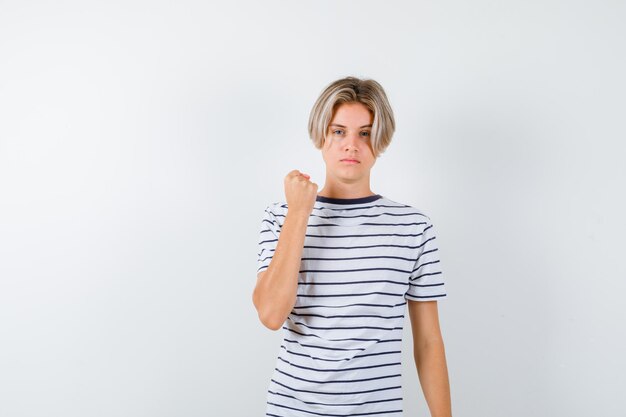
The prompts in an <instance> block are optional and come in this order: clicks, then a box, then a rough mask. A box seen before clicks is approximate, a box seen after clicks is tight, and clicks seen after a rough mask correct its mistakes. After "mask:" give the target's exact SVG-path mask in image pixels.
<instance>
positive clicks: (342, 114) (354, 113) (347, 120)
mask: <svg viewBox="0 0 626 417" xmlns="http://www.w3.org/2000/svg"><path fill="white" fill-rule="evenodd" d="M373 120H374V115H373V114H372V113H371V112H370V110H369V109H368V108H367V107H366V106H365V105H364V104H363V103H342V104H340V105H339V106H338V107H337V108H336V109H335V113H334V114H333V118H332V119H331V121H330V124H340V125H343V126H350V127H362V126H364V125H368V124H371V123H372V121H373Z"/></svg>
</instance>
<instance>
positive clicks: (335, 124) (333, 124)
mask: <svg viewBox="0 0 626 417" xmlns="http://www.w3.org/2000/svg"><path fill="white" fill-rule="evenodd" d="M330 126H337V127H343V128H345V126H344V125H339V124H337V123H332V124H331V125H330ZM364 127H372V125H363V126H361V127H360V128H359V129H362V128H364Z"/></svg>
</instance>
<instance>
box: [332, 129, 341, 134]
mask: <svg viewBox="0 0 626 417" xmlns="http://www.w3.org/2000/svg"><path fill="white" fill-rule="evenodd" d="M337 132H343V130H341V129H335V130H333V133H334V134H336V135H340V134H341V133H337Z"/></svg>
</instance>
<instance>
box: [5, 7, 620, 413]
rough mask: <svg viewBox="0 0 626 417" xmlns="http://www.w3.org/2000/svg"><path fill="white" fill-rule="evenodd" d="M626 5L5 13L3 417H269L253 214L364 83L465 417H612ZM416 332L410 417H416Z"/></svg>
mask: <svg viewBox="0 0 626 417" xmlns="http://www.w3.org/2000/svg"><path fill="white" fill-rule="evenodd" d="M625 21H626V5H625V3H624V2H623V1H551V0H544V1H501V2H496V1H486V0H477V1H470V2H468V1H458V0H457V1H441V0H437V1H419V2H375V1H316V2H299V1H298V2H296V1H259V2H247V3H240V2H229V3H226V2H224V3H222V4H218V3H212V2H205V1H195V2H190V1H176V2H165V1H150V2H148V1H143V2H139V1H123V2H121V1H120V2H115V1H106V2H105V1H101V2H82V1H80V2H79V1H74V2H72V1H60V2H30V1H2V2H0V415H2V416H7V417H21V416H29V417H30V416H63V417H73V416H77V417H78V416H80V417H84V416H107V417H109V416H128V417H131V416H132V417H137V416H188V417H192V416H250V417H252V416H261V415H264V414H265V395H266V390H267V386H268V383H269V377H270V374H271V372H272V370H273V368H274V364H275V360H276V355H277V354H278V349H279V344H280V337H281V335H280V332H272V331H270V330H268V329H266V328H264V327H263V326H262V325H261V323H260V322H259V321H258V318H257V316H256V311H255V309H254V307H253V304H252V301H251V294H252V290H253V288H254V284H255V281H256V261H257V259H256V254H257V242H258V232H259V229H260V226H261V219H262V214H263V210H264V209H265V207H266V206H267V205H268V204H269V203H271V202H274V201H279V200H282V199H283V198H284V191H283V178H284V176H285V175H286V174H287V172H289V171H290V170H292V169H300V170H301V171H303V172H306V173H309V174H310V175H311V177H312V180H313V181H314V182H316V183H317V184H318V185H319V187H320V189H321V187H322V186H323V184H324V164H323V160H322V158H321V154H320V152H319V151H318V150H316V149H315V148H314V147H313V145H312V143H311V141H310V140H309V138H308V135H307V131H306V124H307V121H308V115H309V111H310V109H311V106H312V105H313V102H314V101H315V99H316V98H317V96H318V94H319V93H320V92H321V91H322V89H323V88H324V87H325V86H326V85H327V84H328V83H329V82H331V81H333V80H335V79H337V78H340V77H343V76H346V75H355V76H359V77H370V78H374V79H376V80H377V81H379V82H380V83H381V84H382V85H383V87H384V88H385V90H386V91H387V94H388V96H389V99H390V101H391V104H392V106H393V108H394V111H395V115H396V120H397V131H396V134H395V136H394V139H393V142H392V144H391V146H390V147H389V148H388V150H387V152H385V153H384V154H383V156H381V158H380V159H379V160H378V161H377V162H376V165H375V166H374V168H373V171H372V183H371V186H372V190H373V191H375V192H377V193H380V194H383V195H384V196H386V197H388V198H391V199H393V200H395V201H399V202H402V203H406V204H410V205H414V206H416V207H419V208H421V209H422V210H424V211H425V212H426V213H428V214H429V215H430V216H431V219H432V221H433V223H434V224H436V226H437V229H438V233H439V235H438V239H439V245H440V251H441V252H440V253H441V257H442V266H443V269H444V273H445V277H446V282H447V290H448V294H449V297H448V298H447V299H446V300H442V301H440V302H439V307H440V320H441V326H442V331H443V334H444V339H445V343H446V354H447V359H448V367H449V373H450V381H451V391H452V405H453V415H454V416H456V417H460V416H493V417H500V416H508V417H517V416H520V417H522V416H524V417H525V416H570V417H574V416H581V417H582V416H591V415H601V416H618V415H623V412H624V409H626V401H625V400H624V395H623V390H624V387H626V359H625V356H624V351H625V350H626V338H625V330H624V327H625V326H624V323H625V322H626V314H625V308H624V299H623V298H624V293H625V291H626V284H625V282H624V279H625V278H626V267H625V266H624V265H625V263H624V249H625V244H624V239H625V235H626V227H625V220H624V217H625V215H624V213H625V212H626V202H625V198H624V185H625V183H626V181H625V180H626V171H625V168H624V156H625V154H626V152H625V150H626V146H625V145H624V141H625V139H626V127H625V125H624V116H625V115H626V99H625V97H626V83H625V81H624V74H626V58H625V51H626V47H625V46H626V45H625V40H626V29H625V26H624V22H625ZM410 334H411V333H410V322H409V321H408V318H407V319H406V320H405V341H406V343H405V350H404V353H403V360H404V364H405V365H404V391H405V394H404V402H405V407H404V410H405V415H406V416H407V417H408V416H428V415H429V413H428V408H427V406H426V403H425V400H424V397H423V394H422V391H421V388H420V386H419V381H418V378H417V373H416V371H415V366H414V363H413V358H412V355H411V348H412V347H411V339H410Z"/></svg>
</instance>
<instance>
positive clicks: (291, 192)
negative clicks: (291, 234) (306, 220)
mask: <svg viewBox="0 0 626 417" xmlns="http://www.w3.org/2000/svg"><path fill="white" fill-rule="evenodd" d="M309 178H311V177H310V176H309V175H307V174H304V173H302V172H300V171H298V170H297V169H294V170H293V171H291V172H289V174H287V176H286V177H285V198H286V199H287V206H288V209H289V211H290V212H292V213H293V212H299V213H303V214H306V215H307V216H308V215H310V214H311V212H312V211H313V206H314V205H315V198H316V197H317V184H316V183H314V182H312V181H310V180H309Z"/></svg>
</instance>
